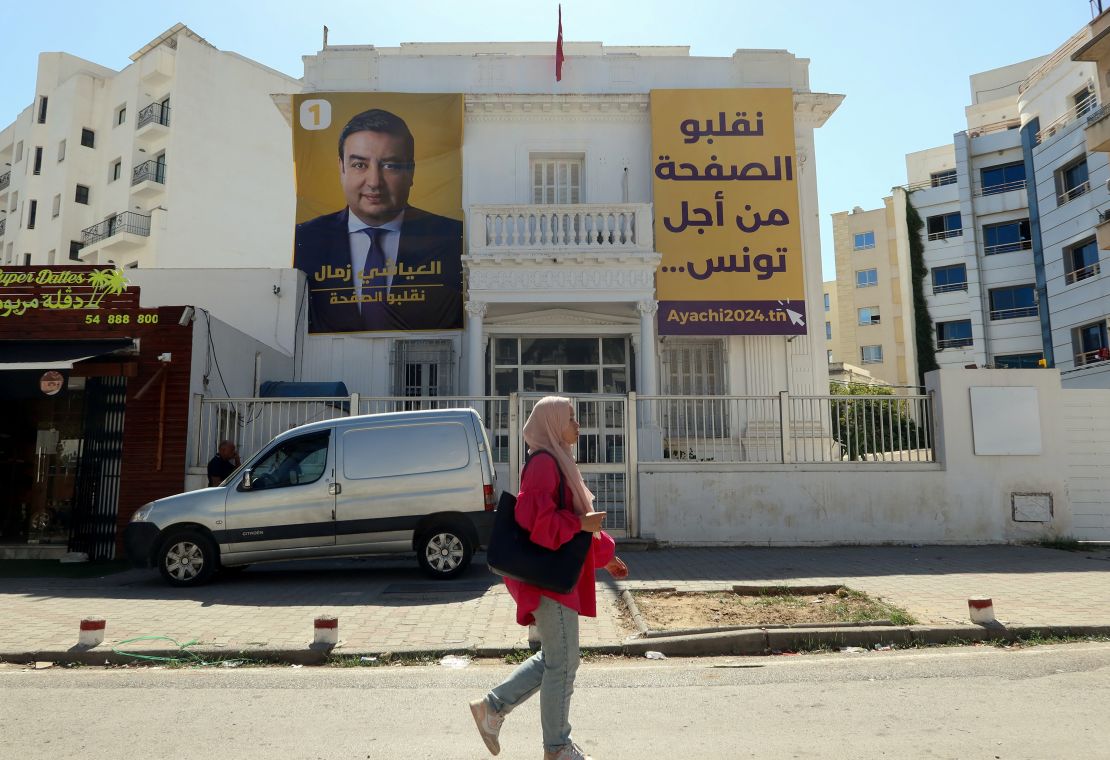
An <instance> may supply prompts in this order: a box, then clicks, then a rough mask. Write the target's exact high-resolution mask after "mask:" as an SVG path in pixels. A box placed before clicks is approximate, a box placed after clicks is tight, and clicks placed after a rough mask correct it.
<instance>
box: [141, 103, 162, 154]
mask: <svg viewBox="0 0 1110 760" xmlns="http://www.w3.org/2000/svg"><path fill="white" fill-rule="evenodd" d="M169 128H170V107H169V106H168V105H162V104H161V103H151V104H150V105H149V106H147V107H146V108H144V109H142V110H141V111H139V114H138V116H137V117H136V118H135V137H136V139H138V140H139V141H140V142H143V143H145V144H150V143H153V142H155V141H156V140H158V139H160V138H162V137H165V136H166V135H168V134H169V131H170V129H169Z"/></svg>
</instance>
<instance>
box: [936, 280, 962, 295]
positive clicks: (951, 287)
mask: <svg viewBox="0 0 1110 760" xmlns="http://www.w3.org/2000/svg"><path fill="white" fill-rule="evenodd" d="M956 290H967V282H966V281H965V282H950V283H948V284H947V285H934V286H933V295H934V296H935V295H937V294H938V293H952V292H953V291H956Z"/></svg>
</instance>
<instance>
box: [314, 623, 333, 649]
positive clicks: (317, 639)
mask: <svg viewBox="0 0 1110 760" xmlns="http://www.w3.org/2000/svg"><path fill="white" fill-rule="evenodd" d="M315 631H316V633H315V635H314V636H313V638H312V643H313V644H316V645H318V646H329V647H333V646H335V645H336V644H338V643H339V618H337V617H334V616H332V615H322V616H320V617H318V618H316V625H315Z"/></svg>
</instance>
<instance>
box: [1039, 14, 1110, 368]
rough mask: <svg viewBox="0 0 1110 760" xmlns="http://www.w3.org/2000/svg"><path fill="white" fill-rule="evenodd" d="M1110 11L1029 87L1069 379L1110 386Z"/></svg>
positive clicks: (1046, 242) (1056, 347) (1049, 281)
mask: <svg viewBox="0 0 1110 760" xmlns="http://www.w3.org/2000/svg"><path fill="white" fill-rule="evenodd" d="M1108 44H1110V11H1105V12H1101V13H1099V15H1097V16H1096V17H1095V18H1094V19H1093V20H1092V21H1091V23H1090V24H1089V25H1088V27H1087V28H1085V29H1083V30H1080V32H1079V33H1078V34H1076V35H1075V36H1074V37H1072V39H1071V40H1069V41H1068V42H1067V43H1065V44H1064V45H1062V46H1061V47H1060V48H1059V49H1058V50H1057V51H1056V53H1055V54H1054V56H1053V57H1054V58H1055V59H1056V65H1055V66H1054V67H1053V68H1051V69H1046V70H1045V71H1044V72H1041V75H1040V76H1038V77H1030V79H1029V81H1028V82H1027V86H1026V88H1025V89H1024V91H1023V93H1022V97H1023V100H1024V107H1025V108H1026V109H1027V110H1028V111H1029V112H1030V113H1031V114H1033V115H1034V117H1035V118H1034V119H1033V120H1032V121H1031V122H1030V132H1031V140H1030V142H1031V144H1032V145H1031V150H1030V153H1031V154H1032V160H1033V164H1034V170H1035V172H1036V176H1037V185H1038V193H1037V196H1038V202H1039V203H1040V204H1041V217H1042V220H1043V221H1042V223H1041V225H1040V234H1041V240H1040V243H1041V246H1042V252H1043V257H1044V261H1045V283H1046V288H1047V290H1048V292H1049V298H1050V299H1051V303H1052V307H1053V308H1052V325H1051V328H1052V329H1051V343H1052V349H1053V354H1054V359H1055V364H1056V366H1057V367H1059V368H1060V373H1061V377H1062V379H1063V382H1064V384H1065V385H1066V386H1069V387H1075V388H1106V387H1110V341H1108V340H1107V329H1108V324H1110V279H1107V274H1106V273H1105V272H1103V271H1102V266H1101V260H1102V259H1103V258H1105V257H1104V255H1103V254H1102V251H1105V250H1110V224H1108V223H1107V220H1108V219H1110V216H1108V214H1107V212H1108V210H1110V188H1108V185H1107V183H1108V181H1110V168H1108V165H1107V161H1108V158H1110V120H1107V118H1106V116H1107V115H1108V114H1110V108H1107V106H1106V104H1107V103H1108V102H1110V86H1108V85H1110V81H1108V79H1107V69H1108V67H1110V48H1108Z"/></svg>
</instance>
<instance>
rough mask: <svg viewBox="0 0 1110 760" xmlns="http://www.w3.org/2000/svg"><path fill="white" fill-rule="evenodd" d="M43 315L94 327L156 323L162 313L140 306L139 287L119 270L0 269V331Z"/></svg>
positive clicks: (31, 321)
mask: <svg viewBox="0 0 1110 760" xmlns="http://www.w3.org/2000/svg"><path fill="white" fill-rule="evenodd" d="M44 319H52V321H58V320H60V321H64V322H66V323H68V324H74V323H76V324H81V325H89V326H98V325H130V324H155V323H157V321H158V314H157V312H155V311H153V310H150V309H140V308H139V291H138V288H133V287H130V285H129V283H128V281H127V278H126V277H124V275H123V272H122V271H120V270H119V269H115V268H111V267H96V266H88V267H8V268H5V269H0V330H3V331H5V332H11V331H12V328H17V329H19V328H22V327H25V326H26V325H27V324H28V323H41V322H42V321H43V320H44ZM5 328H6V329H5Z"/></svg>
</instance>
